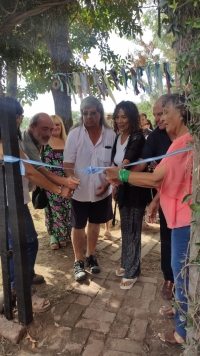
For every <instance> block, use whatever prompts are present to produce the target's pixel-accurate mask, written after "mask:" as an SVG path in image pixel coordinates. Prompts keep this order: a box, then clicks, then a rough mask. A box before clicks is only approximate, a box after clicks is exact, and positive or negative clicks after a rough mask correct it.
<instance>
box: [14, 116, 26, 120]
mask: <svg viewBox="0 0 200 356" xmlns="http://www.w3.org/2000/svg"><path fill="white" fill-rule="evenodd" d="M16 117H19V118H20V119H21V120H22V119H23V118H24V115H16Z"/></svg>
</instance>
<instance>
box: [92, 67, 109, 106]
mask: <svg viewBox="0 0 200 356" xmlns="http://www.w3.org/2000/svg"><path fill="white" fill-rule="evenodd" d="M92 74H93V79H94V84H95V85H96V86H97V89H98V92H99V94H100V95H102V97H103V100H105V94H106V93H105V92H104V90H103V88H102V86H101V83H100V80H99V77H98V75H97V72H96V71H95V70H93V72H92Z"/></svg>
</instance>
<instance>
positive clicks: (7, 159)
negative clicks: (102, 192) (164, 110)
mask: <svg viewBox="0 0 200 356" xmlns="http://www.w3.org/2000/svg"><path fill="white" fill-rule="evenodd" d="M192 149H193V148H192V147H186V148H182V149H181V150H178V151H174V152H171V153H167V154H165V155H161V156H156V157H151V158H146V159H143V160H140V161H136V162H133V163H129V164H125V165H124V166H123V167H130V166H135V165H137V164H142V163H147V162H152V161H157V160H160V159H162V158H166V157H171V156H174V155H177V154H179V153H183V152H187V151H191V150H192ZM4 162H6V163H14V162H19V163H20V171H21V175H23V176H24V175H25V167H24V164H23V162H26V163H30V164H33V165H35V164H37V166H38V165H39V166H43V167H50V168H58V169H63V170H64V169H66V168H64V167H60V166H53V165H51V164H47V163H44V162H37V161H33V160H30V159H23V158H17V157H12V156H6V155H5V156H4ZM107 168H115V167H113V166H112V167H92V166H88V167H86V168H74V170H75V171H82V172H85V174H84V176H85V175H89V174H97V173H102V172H103V171H104V170H105V169H107Z"/></svg>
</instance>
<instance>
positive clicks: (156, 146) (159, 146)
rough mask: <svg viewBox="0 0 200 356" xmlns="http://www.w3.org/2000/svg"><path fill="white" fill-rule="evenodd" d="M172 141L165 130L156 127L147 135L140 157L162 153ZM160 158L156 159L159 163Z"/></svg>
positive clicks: (149, 156)
mask: <svg viewBox="0 0 200 356" xmlns="http://www.w3.org/2000/svg"><path fill="white" fill-rule="evenodd" d="M171 143H172V141H171V140H170V138H169V136H168V134H167V132H166V130H160V129H159V128H158V127H156V129H155V130H154V131H152V132H151V133H150V135H149V136H148V137H147V139H146V142H145V145H144V147H143V150H142V154H141V158H142V159H145V158H151V157H156V156H161V155H164V154H165V153H166V152H167V151H168V149H169V147H170V145H171ZM160 161H161V160H157V161H156V162H157V163H160Z"/></svg>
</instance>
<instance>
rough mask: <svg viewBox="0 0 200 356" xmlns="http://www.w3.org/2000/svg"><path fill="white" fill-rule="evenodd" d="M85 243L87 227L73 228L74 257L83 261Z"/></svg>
mask: <svg viewBox="0 0 200 356" xmlns="http://www.w3.org/2000/svg"><path fill="white" fill-rule="evenodd" d="M84 244H85V228H84V229H75V228H73V229H72V245H73V249H74V257H75V262H76V261H79V260H81V261H83V250H84Z"/></svg>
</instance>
